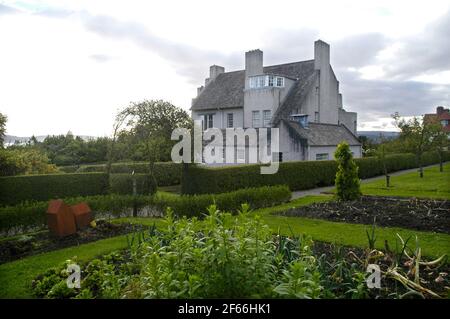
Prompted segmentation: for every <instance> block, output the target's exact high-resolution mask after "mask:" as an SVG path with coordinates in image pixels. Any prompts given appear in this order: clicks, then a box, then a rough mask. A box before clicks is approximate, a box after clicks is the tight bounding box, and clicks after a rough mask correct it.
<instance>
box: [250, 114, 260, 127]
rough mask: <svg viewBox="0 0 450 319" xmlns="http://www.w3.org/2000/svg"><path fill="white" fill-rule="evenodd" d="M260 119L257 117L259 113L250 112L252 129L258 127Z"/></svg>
mask: <svg viewBox="0 0 450 319" xmlns="http://www.w3.org/2000/svg"><path fill="white" fill-rule="evenodd" d="M260 123H261V119H260V116H259V111H252V127H260V126H261V124H260Z"/></svg>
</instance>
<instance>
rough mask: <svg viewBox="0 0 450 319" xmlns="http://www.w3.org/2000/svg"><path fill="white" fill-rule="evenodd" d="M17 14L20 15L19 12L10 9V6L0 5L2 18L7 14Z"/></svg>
mask: <svg viewBox="0 0 450 319" xmlns="http://www.w3.org/2000/svg"><path fill="white" fill-rule="evenodd" d="M15 13H19V10H17V9H15V8H12V7H9V6H5V5H3V4H1V3H0V16H1V15H7V14H15Z"/></svg>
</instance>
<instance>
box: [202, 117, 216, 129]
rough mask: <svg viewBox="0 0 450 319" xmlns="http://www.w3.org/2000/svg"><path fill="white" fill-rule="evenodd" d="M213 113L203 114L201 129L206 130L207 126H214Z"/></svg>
mask: <svg viewBox="0 0 450 319" xmlns="http://www.w3.org/2000/svg"><path fill="white" fill-rule="evenodd" d="M213 115H214V114H205V115H203V130H207V129H209V128H212V127H214V121H213V118H214V116H213Z"/></svg>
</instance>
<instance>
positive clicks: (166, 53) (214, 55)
mask: <svg viewBox="0 0 450 319" xmlns="http://www.w3.org/2000/svg"><path fill="white" fill-rule="evenodd" d="M81 19H82V21H83V24H84V26H85V27H86V28H87V29H88V30H89V31H91V32H94V33H96V34H99V35H102V36H105V37H109V38H115V39H121V40H128V41H131V42H133V43H134V44H136V45H138V46H140V47H142V48H144V49H146V50H149V51H152V52H153V53H156V54H157V55H159V56H160V57H162V58H164V59H165V60H166V61H168V62H169V63H170V64H171V65H172V66H173V67H174V68H175V70H176V72H177V73H178V74H180V75H182V76H185V77H187V78H188V79H189V81H190V82H191V83H195V84H198V83H201V82H202V81H203V78H204V75H205V70H207V69H208V67H209V66H210V65H213V64H220V63H221V64H222V65H226V66H227V67H230V66H232V67H233V66H236V65H238V64H239V62H240V60H241V56H240V54H231V55H226V54H222V53H220V52H217V51H207V50H201V49H197V48H195V47H193V46H190V45H187V44H184V43H177V42H172V41H170V40H166V39H163V38H161V37H158V36H157V35H155V34H153V33H152V32H151V31H150V30H148V29H147V28H146V27H145V26H143V25H142V24H139V23H136V22H130V21H120V20H118V19H115V18H113V17H110V16H102V15H90V14H87V13H83V14H82V15H81Z"/></svg>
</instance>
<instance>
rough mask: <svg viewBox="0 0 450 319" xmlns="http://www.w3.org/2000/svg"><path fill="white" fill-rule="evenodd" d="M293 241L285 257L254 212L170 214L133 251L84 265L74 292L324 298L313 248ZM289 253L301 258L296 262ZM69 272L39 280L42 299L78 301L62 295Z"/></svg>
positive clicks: (60, 269) (36, 289) (48, 274)
mask: <svg viewBox="0 0 450 319" xmlns="http://www.w3.org/2000/svg"><path fill="white" fill-rule="evenodd" d="M293 241H294V245H292V246H290V247H286V246H285V248H284V250H283V251H281V250H280V249H279V248H278V247H277V245H276V244H275V242H274V240H273V235H272V232H271V230H270V229H269V227H268V226H267V225H264V224H263V223H262V222H261V220H260V218H259V217H258V216H250V215H249V214H248V207H246V206H243V207H241V209H240V214H239V215H237V216H232V215H231V214H228V213H222V212H220V211H219V210H217V208H216V206H215V205H212V206H210V207H209V208H208V215H207V217H206V218H205V221H204V222H199V221H198V220H197V219H195V218H194V219H191V220H188V219H186V218H183V219H178V220H175V219H174V218H173V216H172V213H171V211H170V210H169V211H168V213H167V218H166V220H165V227H164V228H163V229H160V230H158V231H156V232H155V231H154V230H150V231H149V235H148V236H147V237H146V239H145V240H144V241H140V242H139V244H138V245H137V246H135V247H134V248H133V249H131V250H128V251H126V252H124V253H123V254H122V256H120V255H117V254H116V255H115V256H114V255H113V256H111V255H109V256H106V257H105V258H102V259H95V260H93V261H91V262H90V263H88V264H87V265H86V266H84V265H83V267H82V270H83V273H82V281H81V289H74V290H73V291H74V293H75V294H76V297H81V296H80V295H82V296H94V297H97V298H117V297H122V298H258V297H259V298H261V297H262V298H264V297H266V298H273V297H299V298H318V297H321V296H322V291H323V287H322V286H321V284H320V280H321V278H320V274H319V273H318V272H317V269H318V268H317V267H318V266H317V263H316V261H315V259H314V258H313V257H312V256H311V251H310V249H309V248H308V247H309V246H307V245H304V244H302V243H300V242H299V241H300V239H299V238H297V239H294V240H293ZM305 242H307V243H310V241H307V240H305ZM287 251H289V252H290V254H291V255H295V256H296V258H294V259H293V260H288V259H287V258H286V256H287V255H288V254H287ZM124 256H125V257H124ZM65 267H67V263H66V264H63V265H62V266H60V267H58V268H56V269H53V270H49V271H47V272H46V273H45V274H43V275H40V276H38V277H37V278H36V280H34V282H33V292H34V294H35V295H36V296H38V297H46V298H67V297H70V295H68V294H67V292H66V291H65V290H64V289H60V287H61V286H62V284H61V282H63V281H64V280H65V278H64V277H63V276H61V275H60V274H63V273H64V269H65ZM58 276H59V277H58ZM57 292H60V294H56V293H57Z"/></svg>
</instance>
